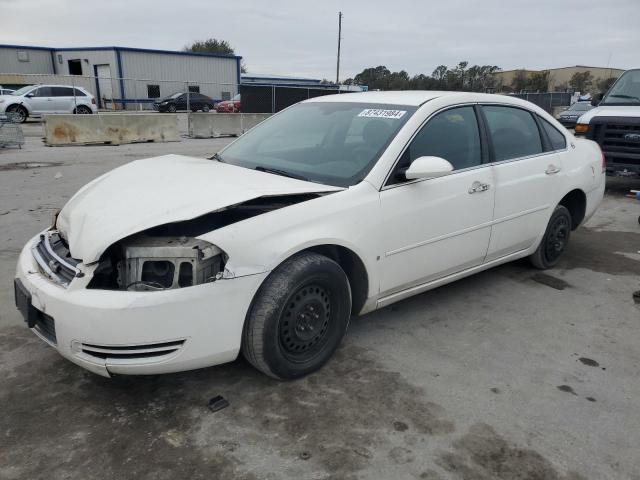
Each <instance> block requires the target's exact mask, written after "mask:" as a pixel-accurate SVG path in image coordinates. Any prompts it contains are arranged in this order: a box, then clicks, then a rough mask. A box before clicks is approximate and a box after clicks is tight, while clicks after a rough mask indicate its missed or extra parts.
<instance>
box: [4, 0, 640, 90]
mask: <svg viewBox="0 0 640 480" xmlns="http://www.w3.org/2000/svg"><path fill="white" fill-rule="evenodd" d="M338 11H342V12H343V14H344V19H343V25H342V27H343V28H342V60H341V68H340V72H341V74H340V79H341V80H344V79H345V78H348V77H352V76H354V75H356V74H357V73H359V72H360V71H362V70H363V69H364V68H367V67H375V66H378V65H385V66H386V67H387V68H389V69H390V70H392V71H393V70H406V71H407V72H409V74H410V75H414V74H417V73H427V74H430V73H431V72H432V71H433V70H434V69H435V68H436V67H437V66H438V65H441V64H443V65H448V66H454V65H456V64H457V63H458V62H460V61H462V60H466V61H468V62H469V63H470V64H471V65H473V64H479V65H485V64H489V65H497V66H499V67H501V68H502V69H503V70H510V69H514V68H529V69H544V68H554V67H562V66H570V65H588V66H597V67H600V66H602V67H606V66H610V67H615V68H623V69H628V68H633V67H640V50H639V47H638V46H639V45H640V20H639V19H640V0H616V1H615V2H611V1H608V0H598V1H592V0H535V1H531V0H526V1H523V0H509V1H504V0H446V1H435V0H421V1H419V0H414V1H408V0H393V1H389V0H387V1H384V2H381V1H377V0H368V1H367V0H364V1H361V0H349V1H338V0H321V1H318V0H315V1H304V0H272V1H266V0H246V1H243V0H233V1H225V2H221V1H215V0H209V1H203V0H201V1H194V0H180V1H175V0H173V1H170V0H154V1H146V0H145V1H139V0H101V1H98V0H29V1H26V0H0V19H2V29H0V44H18V45H43V46H51V47H75V46H107V45H108V46H111V45H116V46H123V47H139V48H157V49H166V50H180V49H182V48H183V47H184V46H185V45H187V44H188V43H190V42H192V41H194V40H202V39H206V38H209V37H213V38H218V39H224V40H227V41H228V42H229V43H231V45H232V46H233V47H234V48H235V51H236V54H238V55H241V56H242V57H243V58H244V62H245V64H246V67H247V69H248V71H249V72H251V73H260V74H279V75H295V76H304V77H312V78H327V79H330V80H334V79H335V76H336V49H337V37H338V27H337V23H338V21H337V20H338Z"/></svg>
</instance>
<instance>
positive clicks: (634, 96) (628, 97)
mask: <svg viewBox="0 0 640 480" xmlns="http://www.w3.org/2000/svg"><path fill="white" fill-rule="evenodd" d="M638 104H640V70H629V71H628V72H624V73H623V74H622V76H621V77H620V78H619V79H618V80H617V81H616V83H614V84H613V86H612V87H611V89H610V90H609V91H608V92H607V94H606V95H605V96H604V98H603V99H602V102H600V105H638Z"/></svg>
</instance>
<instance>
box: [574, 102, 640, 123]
mask: <svg viewBox="0 0 640 480" xmlns="http://www.w3.org/2000/svg"><path fill="white" fill-rule="evenodd" d="M593 117H638V118H640V105H638V106H637V107H636V106H634V105H620V106H617V107H616V106H613V105H612V106H606V105H604V106H602V107H596V108H593V109H591V110H589V111H588V112H586V113H585V114H584V115H582V116H581V117H580V118H579V119H578V123H589V122H590V121H591V119H592V118H593Z"/></svg>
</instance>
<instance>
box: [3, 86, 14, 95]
mask: <svg viewBox="0 0 640 480" xmlns="http://www.w3.org/2000/svg"><path fill="white" fill-rule="evenodd" d="M13 92H15V90H11V89H10V88H2V87H0V95H11V94H13Z"/></svg>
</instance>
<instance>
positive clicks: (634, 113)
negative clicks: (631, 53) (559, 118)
mask: <svg viewBox="0 0 640 480" xmlns="http://www.w3.org/2000/svg"><path fill="white" fill-rule="evenodd" d="M593 104H594V106H597V108H594V109H593V110H589V111H588V112H586V113H585V114H584V115H582V116H581V117H580V118H579V119H578V123H577V124H576V135H579V136H584V137H586V138H589V139H591V140H595V141H596V142H598V144H599V145H600V147H601V148H602V150H603V151H604V156H605V159H606V162H607V173H608V174H611V175H620V176H629V177H631V176H633V177H640V68H637V69H634V70H628V71H626V72H624V73H623V74H622V75H621V76H620V77H619V78H618V80H616V82H615V83H614V84H613V85H612V86H611V88H610V89H609V91H608V92H607V93H606V94H602V93H601V94H599V95H597V96H596V97H595V98H594V99H593Z"/></svg>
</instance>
